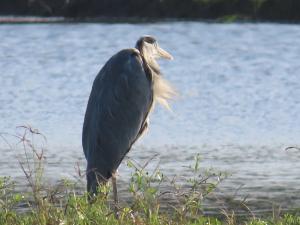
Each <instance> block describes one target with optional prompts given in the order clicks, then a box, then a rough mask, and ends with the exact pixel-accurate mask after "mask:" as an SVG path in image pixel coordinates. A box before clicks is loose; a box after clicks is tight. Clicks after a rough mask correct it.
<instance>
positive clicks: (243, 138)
mask: <svg viewBox="0 0 300 225" xmlns="http://www.w3.org/2000/svg"><path fill="white" fill-rule="evenodd" d="M144 34H151V35H154V36H156V37H157V39H158V40H159V43H160V45H161V46H162V47H163V48H164V49H166V50H168V51H169V52H170V53H172V55H173V56H174V58H175V60H174V61H170V62H169V61H161V63H160V64H161V68H162V71H163V73H164V74H165V76H166V78H168V79H169V80H170V81H171V82H172V83H173V84H174V86H175V87H176V89H177V90H178V91H179V93H180V97H179V98H178V99H177V100H176V101H174V102H173V103H172V109H173V113H170V112H167V111H165V110H163V109H162V108H161V107H157V108H156V109H155V112H154V113H153V114H152V116H151V122H150V131H149V132H148V134H147V135H146V136H145V137H144V138H143V139H142V140H140V141H139V142H138V143H137V144H136V145H135V147H134V149H133V150H132V152H131V153H130V156H131V157H133V158H134V159H135V160H137V161H143V160H145V159H147V158H149V157H151V156H153V155H154V154H155V153H159V154H160V160H161V168H162V171H165V173H167V174H168V175H170V176H171V175H174V174H176V173H180V172H182V171H184V167H183V166H186V165H189V164H191V162H192V159H193V156H194V155H195V154H196V153H200V154H201V155H202V158H203V160H202V166H203V168H209V167H213V168H216V169H219V170H222V171H227V172H229V173H230V174H231V176H230V177H229V178H228V179H227V180H225V181H224V182H223V183H222V185H221V186H220V190H219V192H220V193H224V194H225V195H230V194H232V193H234V192H235V191H236V189H237V188H239V187H240V186H241V185H242V188H241V190H239V195H240V196H244V197H245V196H246V195H248V196H249V198H250V199H254V200H258V199H259V200H262V199H263V200H266V201H270V202H278V203H281V204H282V205H283V206H285V207H296V206H299V203H300V188H299V187H300V175H299V171H300V164H299V159H300V152H297V151H284V148H285V147H287V146H289V145H297V144H298V145H299V144H300V142H299V137H300V128H299V126H298V124H300V104H299V101H300V98H299V96H300V81H299V71H300V63H299V57H300V27H299V26H297V25H278V24H205V23H198V22H174V23H155V24H133V25H131V24H44V25H1V26H0V37H1V39H0V40H1V41H0V68H1V70H0V71H1V76H0V83H1V91H0V118H1V120H0V131H1V132H8V133H13V134H14V133H15V132H16V131H15V127H16V126H18V125H23V124H30V125H32V126H33V127H36V128H38V129H39V130H40V131H42V132H43V133H44V134H45V135H46V136H47V140H48V142H47V151H46V154H47V161H48V169H47V174H48V176H49V179H52V180H56V179H58V177H69V178H70V177H72V176H73V175H74V173H75V169H74V165H75V163H76V162H78V161H79V162H80V165H81V166H82V167H83V168H84V167H85V161H84V158H83V154H82V150H81V129H82V123H83V116H84V111H85V107H86V104H87V100H88V96H89V93H90V90H91V85H92V82H93V80H94V77H95V76H96V74H97V73H98V71H99V70H100V68H101V66H102V65H103V64H104V63H105V62H106V60H107V59H108V58H109V57H110V56H111V55H113V54H114V53H116V52H117V51H118V50H120V49H122V48H127V47H132V46H134V44H135V41H136V40H137V38H138V37H140V36H141V35H144ZM17 132H18V131H17ZM8 139H9V140H10V141H11V139H12V138H8ZM0 147H1V154H2V157H1V159H0V171H1V172H0V175H1V176H4V175H10V176H13V177H22V172H21V170H20V168H19V165H18V163H17V160H16V155H18V154H19V152H18V151H16V150H14V151H12V150H7V149H8V146H7V144H6V143H5V142H4V141H3V140H1V141H0ZM170 152H171V154H170ZM128 174H129V170H128V169H127V168H126V166H124V165H122V166H121V168H120V180H123V181H124V182H125V181H126V179H127V177H128Z"/></svg>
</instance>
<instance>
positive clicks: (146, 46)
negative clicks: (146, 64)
mask: <svg viewBox="0 0 300 225" xmlns="http://www.w3.org/2000/svg"><path fill="white" fill-rule="evenodd" d="M135 47H136V48H137V49H138V50H139V51H140V53H141V54H142V56H144V58H145V59H146V60H153V59H159V58H165V59H169V60H172V59H173V57H172V55H171V54H170V53H168V52H167V51H165V50H163V49H162V48H161V47H159V45H158V43H157V41H156V39H155V38H154V37H151V36H143V37H141V38H140V39H139V40H138V41H137V42H136V46H135Z"/></svg>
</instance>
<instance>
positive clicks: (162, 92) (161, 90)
mask: <svg viewBox="0 0 300 225" xmlns="http://www.w3.org/2000/svg"><path fill="white" fill-rule="evenodd" d="M140 53H141V56H142V58H143V61H144V63H145V64H146V65H145V66H146V67H147V68H149V69H150V70H151V72H150V73H151V80H152V85H153V87H152V90H153V100H154V103H155V102H158V103H160V104H161V105H162V106H164V107H165V108H167V109H170V107H169V104H168V100H170V99H172V98H173V97H174V96H175V95H176V91H175V90H174V89H173V87H172V85H171V84H170V83H169V82H168V81H167V80H165V79H164V78H163V77H162V75H161V72H160V68H159V65H158V63H157V61H156V60H155V58H154V57H152V56H151V55H148V54H147V53H146V54H145V52H143V51H140Z"/></svg>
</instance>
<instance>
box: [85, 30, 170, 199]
mask: <svg viewBox="0 0 300 225" xmlns="http://www.w3.org/2000/svg"><path fill="white" fill-rule="evenodd" d="M146 46H148V47H147V48H149V49H150V50H149V49H147V48H146ZM149 46H150V47H149ZM152 47H153V49H158V50H161V51H158V53H161V54H162V55H161V57H163V54H165V55H164V57H166V58H168V57H169V58H171V56H170V55H168V53H167V52H165V51H164V50H162V49H160V48H158V47H157V44H156V40H155V39H154V38H152V37H150V36H145V37H142V38H140V39H139V40H138V42H137V45H136V48H133V49H125V50H122V51H120V52H118V53H117V54H115V55H114V56H112V57H111V58H110V59H109V60H108V62H107V63H106V64H105V65H104V66H103V68H102V69H101V70H100V72H99V74H98V75H97V76H96V78H95V80H94V83H93V87H92V91H91V94H90V98H89V101H88V105H87V109H86V114H85V118H84V125H83V133H82V145H83V150H84V154H85V157H86V159H87V189H88V191H89V192H90V193H96V190H97V186H98V184H99V183H103V182H106V181H107V180H108V179H109V178H110V177H111V176H112V175H113V173H114V172H115V171H116V170H117V168H118V166H119V165H120V163H121V162H122V160H123V158H124V157H125V155H126V154H127V152H128V151H129V150H130V148H131V146H132V145H133V143H134V142H135V141H136V140H137V139H138V138H139V136H140V135H141V134H142V133H143V131H144V130H145V128H146V127H147V121H146V119H147V117H148V114H149V112H150V110H151V107H152V105H153V102H154V100H155V95H154V91H153V90H154V87H155V83H156V80H159V77H156V78H155V76H160V71H159V67H158V65H157V63H156V62H155V58H158V57H157V56H155V54H156V53H155V51H156V50H153V52H152V49H151V48H152ZM149 51H150V52H149ZM157 83H159V82H157ZM161 84H164V82H162V83H161ZM162 87H163V85H162ZM158 89H159V88H158ZM170 90H171V89H168V90H167V91H169V92H170ZM167 91H166V92H167ZM162 92H163V91H162ZM161 98H167V97H166V96H165V97H163V96H161Z"/></svg>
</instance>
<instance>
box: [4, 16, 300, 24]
mask: <svg viewBox="0 0 300 225" xmlns="http://www.w3.org/2000/svg"><path fill="white" fill-rule="evenodd" d="M176 22H200V23H212V24H213V23H214V24H226V23H228V24H232V23H237V24H279V25H280V24H289V25H298V24H300V21H298V22H296V21H295V22H289V21H267V20H251V19H237V20H227V19H226V18H225V19H223V18H220V19H200V18H199V19H191V18H186V19H182V18H147V17H85V18H71V17H51V16H50V17H42V16H15V15H12V16H1V15H0V25H2V24H68V23H108V24H113V23H120V24H122V23H124V24H126V23H129V24H143V23H145V24H147V23H176Z"/></svg>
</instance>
